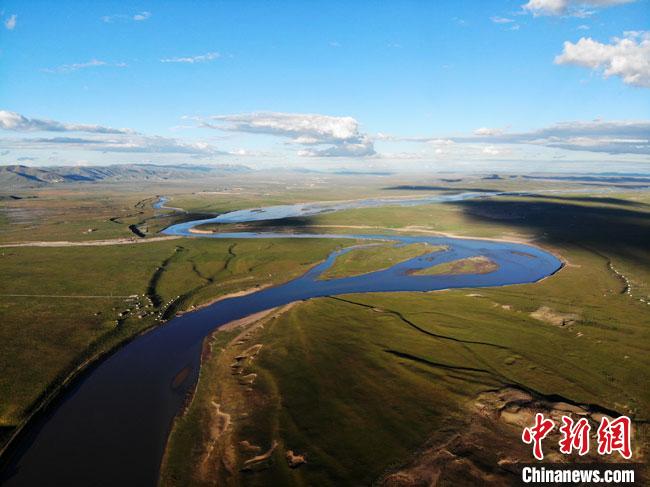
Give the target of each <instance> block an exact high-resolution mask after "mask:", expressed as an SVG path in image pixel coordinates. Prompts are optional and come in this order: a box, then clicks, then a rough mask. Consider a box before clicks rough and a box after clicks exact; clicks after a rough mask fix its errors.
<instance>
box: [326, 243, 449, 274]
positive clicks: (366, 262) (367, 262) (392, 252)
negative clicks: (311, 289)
mask: <svg viewBox="0 0 650 487" xmlns="http://www.w3.org/2000/svg"><path fill="white" fill-rule="evenodd" d="M443 248H444V247H442V246H433V245H429V244H426V243H417V244H410V245H395V244H378V245H371V246H368V247H364V248H358V249H353V250H350V251H349V252H346V253H344V254H342V255H340V256H339V257H337V258H336V260H335V261H334V264H333V265H332V266H331V267H330V268H329V269H327V270H326V271H325V272H323V273H322V274H321V275H320V279H338V278H341V277H352V276H359V275H362V274H367V273H369V272H375V271H379V270H382V269H388V268H389V267H392V266H394V265H395V264H399V263H400V262H404V261H406V260H409V259H413V258H415V257H419V256H421V255H424V254H428V253H431V252H436V251H440V250H443Z"/></svg>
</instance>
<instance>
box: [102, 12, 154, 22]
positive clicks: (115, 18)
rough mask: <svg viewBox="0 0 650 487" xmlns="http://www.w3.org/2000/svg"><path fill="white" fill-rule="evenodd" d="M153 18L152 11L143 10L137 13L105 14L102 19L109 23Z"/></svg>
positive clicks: (141, 20)
mask: <svg viewBox="0 0 650 487" xmlns="http://www.w3.org/2000/svg"><path fill="white" fill-rule="evenodd" d="M149 18H151V12H147V11H142V12H138V13H135V14H128V15H127V14H114V15H104V16H103V17H102V21H103V22H105V23H107V24H112V23H113V22H143V21H145V20H148V19H149Z"/></svg>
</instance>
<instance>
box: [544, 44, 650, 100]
mask: <svg viewBox="0 0 650 487" xmlns="http://www.w3.org/2000/svg"><path fill="white" fill-rule="evenodd" d="M555 63H556V64H574V65H577V66H583V67H586V68H590V69H593V70H596V71H600V72H602V73H603V76H605V77H606V78H607V77H610V76H618V77H620V78H621V79H622V80H623V82H624V83H626V84H629V85H633V86H641V87H645V88H650V32H625V33H624V34H623V37H615V38H613V39H612V41H611V43H610V44H603V43H601V42H598V41H595V40H593V39H592V38H591V37H583V38H581V39H580V40H579V41H578V42H576V43H575V44H574V43H572V42H565V43H564V49H563V51H562V54H560V55H559V56H556V58H555Z"/></svg>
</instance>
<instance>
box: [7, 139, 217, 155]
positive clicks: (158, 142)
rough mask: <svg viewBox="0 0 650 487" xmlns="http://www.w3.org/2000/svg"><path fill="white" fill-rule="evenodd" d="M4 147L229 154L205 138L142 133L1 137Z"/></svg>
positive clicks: (147, 152) (139, 152) (110, 151)
mask: <svg viewBox="0 0 650 487" xmlns="http://www.w3.org/2000/svg"><path fill="white" fill-rule="evenodd" d="M0 143H2V145H3V146H5V147H11V148H13V149H29V150H34V149H40V150H46V149H47V150H54V149H61V148H62V147H64V148H65V149H68V150H87V151H94V152H106V153H138V154H188V155H192V156H197V157H208V156H215V155H228V153H227V152H224V151H221V150H219V149H217V148H216V147H214V146H213V145H211V144H208V143H206V142H185V141H180V140H178V139H173V138H169V137H160V136H147V135H140V134H129V135H118V136H114V137H109V136H106V135H95V136H88V137H39V138H22V139H0Z"/></svg>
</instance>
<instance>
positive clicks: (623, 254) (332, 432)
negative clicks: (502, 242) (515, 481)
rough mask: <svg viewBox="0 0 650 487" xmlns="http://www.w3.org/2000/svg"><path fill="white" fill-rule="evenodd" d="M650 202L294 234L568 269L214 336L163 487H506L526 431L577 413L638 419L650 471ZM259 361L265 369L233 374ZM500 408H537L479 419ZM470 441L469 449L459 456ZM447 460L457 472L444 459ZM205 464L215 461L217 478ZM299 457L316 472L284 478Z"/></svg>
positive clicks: (330, 308) (408, 214)
mask: <svg viewBox="0 0 650 487" xmlns="http://www.w3.org/2000/svg"><path fill="white" fill-rule="evenodd" d="M621 196H623V195H621ZM647 202H648V196H647V195H646V194H644V193H632V194H631V195H625V196H623V197H620V198H619V197H611V198H600V197H585V196H574V197H557V198H546V197H543V196H540V197H525V198H524V197H518V198H499V199H495V200H484V201H480V202H475V201H468V202H462V203H454V204H445V205H427V206H422V207H414V208H382V209H367V210H351V211H349V212H341V213H332V214H326V215H319V216H317V217H313V218H310V219H308V221H303V222H301V226H302V228H304V229H310V228H318V225H328V226H329V225H350V224H351V223H353V222H354V221H363V222H364V224H365V225H366V226H367V227H372V230H370V228H369V231H376V227H382V228H384V227H389V228H393V229H394V230H395V231H399V230H401V229H403V228H404V226H403V222H408V223H409V226H410V227H411V229H412V227H413V226H417V227H418V229H420V230H423V231H439V232H450V233H463V234H466V235H473V234H477V235H481V236H485V237H491V238H508V237H511V238H512V237H513V236H517V237H519V238H523V237H528V238H536V239H537V240H538V242H539V244H540V245H542V246H543V247H544V248H546V249H548V250H550V251H552V252H554V253H555V254H557V255H559V256H561V257H562V258H563V260H564V261H565V266H564V268H563V269H562V270H561V271H560V272H559V273H558V274H556V275H555V276H553V277H551V278H548V279H545V280H543V281H541V282H539V283H536V284H532V285H519V286H507V287H503V288H492V289H481V290H478V291H477V290H454V291H446V292H434V293H385V294H364V295H353V296H342V297H338V298H321V299H315V300H310V301H308V302H304V303H298V304H296V305H295V306H293V307H291V308H290V309H288V310H286V311H284V312H283V313H281V314H279V315H278V316H277V318H275V319H272V318H267V319H266V320H267V321H266V322H263V323H262V326H256V325H255V324H252V325H248V326H251V328H250V329H249V330H248V331H247V330H246V329H245V328H242V329H240V330H239V332H238V333H235V332H233V331H229V332H220V333H216V334H215V335H214V338H213V339H212V340H213V345H212V346H211V349H212V354H211V355H210V357H209V358H208V359H207V360H206V362H205V365H204V367H203V369H202V373H201V379H200V382H199V385H198V387H197V391H196V394H195V396H194V399H193V402H192V404H191V407H190V408H189V410H188V411H187V413H186V414H185V415H184V416H183V417H181V418H180V419H179V420H178V422H177V424H176V426H175V429H174V432H173V434H172V436H171V438H170V443H169V446H168V452H167V456H166V462H165V468H164V470H163V473H162V481H163V485H209V484H212V483H215V482H216V483H228V484H231V485H240V484H243V485H268V484H269V483H272V484H281V485H342V484H345V485H367V484H369V483H371V482H373V481H377V482H379V483H382V479H384V480H386V478H385V476H386V475H389V474H393V475H411V476H412V475H415V476H416V477H417V475H421V473H422V468H424V467H423V465H429V467H430V468H429V467H427V468H428V470H430V471H434V472H439V473H440V475H442V478H445V479H447V480H448V481H449V482H450V483H454V482H458V481H460V480H462V479H465V481H466V482H470V483H471V482H474V483H475V482H480V481H486V479H491V480H494V478H495V477H489V476H490V475H492V476H494V475H497V477H498V476H499V475H504V476H505V477H503V478H504V479H508V478H509V477H507V475H508V472H507V469H506V470H504V472H496V473H495V472H494V465H495V464H496V463H497V462H498V461H500V460H502V461H506V460H507V461H511V460H513V459H514V460H517V459H518V461H529V460H530V451H528V449H523V448H521V442H520V440H519V436H520V435H521V427H522V423H521V421H522V420H521V417H518V416H517V415H518V414H519V415H520V416H521V414H523V412H526V413H530V414H532V411H535V410H539V408H548V410H551V411H556V410H555V409H554V408H556V407H569V408H575V407H578V405H585V406H584V409H585V410H586V411H589V412H590V413H589V414H591V413H593V414H596V413H595V412H598V411H607V412H616V413H617V414H628V415H630V416H631V417H633V418H634V421H635V432H636V433H635V438H634V445H635V448H636V451H635V455H636V457H635V458H643V457H647V455H648V437H647V434H648V431H647V426H646V422H647V420H648V417H649V415H650V394H649V392H648V389H647V384H646V381H645V379H644V377H645V376H646V375H647V373H648V372H649V371H650V359H649V358H648V357H650V354H649V353H648V352H649V351H650V350H649V349H650V332H649V331H648V328H647V323H648V322H649V320H650V306H648V304H647V303H648V302H650V299H649V296H648V291H649V288H648V277H649V275H648V270H649V269H650V266H649V265H648V264H649V263H650V260H649V259H650V255H649V254H648V248H647V246H646V245H645V244H644V243H643V242H644V241H645V239H646V237H647V235H649V234H650V211H649V209H650V208H649V205H648V203H647ZM400 214H401V215H400ZM399 222H402V226H400V224H399ZM603 229H606V231H603ZM341 230H344V229H343V228H341V229H337V232H338V231H341ZM354 232H355V233H356V232H358V229H355V230H354ZM612 236H615V238H612ZM462 268H463V269H465V265H463V266H462ZM463 269H461V270H463ZM474 270H476V269H473V271H474ZM447 271H453V269H452V268H450V269H447ZM263 321H264V320H263ZM258 325H259V323H258ZM228 333H230V335H228ZM235 337H237V338H236V339H235ZM255 345H258V347H256V348H251V347H254V346H255ZM260 345H261V347H259V346H260ZM258 349H259V350H258ZM251 350H257V354H256V356H255V358H254V360H249V359H244V362H242V363H241V364H242V366H241V367H239V368H235V369H233V368H232V365H233V363H234V362H233V359H234V358H235V357H237V356H245V357H247V356H248V355H249V353H250V351H251ZM235 363H237V364H239V363H240V362H238V361H236V362H235ZM233 374H235V375H233ZM494 391H506V392H507V391H510V392H508V393H512V394H529V395H531V397H533V398H534V400H531V401H532V403H534V406H530V405H526V406H524V407H521V406H517V408H515V409H513V411H517V410H519V409H521V412H520V413H514V412H510V410H508V411H505V410H504V411H498V412H496V411H497V410H496V409H494V410H490V413H489V414H487V415H486V414H485V411H484V410H482V409H481V408H479V407H478V406H477V404H483V402H484V401H485V397H486V396H489V395H490V394H497V393H496V392H494ZM512 391H514V392H512ZM558 401H559V402H558ZM488 402H489V401H488ZM497 402H498V401H497ZM215 404H218V405H219V406H218V408H216V407H215ZM526 404H528V403H526ZM562 404H568V405H569V406H561V405H562ZM495 407H496V406H495ZM510 407H511V406H510V405H509V406H508V408H510ZM542 410H544V409H542ZM506 413H507V414H506ZM224 415H225V416H224ZM225 417H228V427H227V428H226V429H225V430H221V429H219V427H216V429H215V425H219V424H221V425H222V426H223V424H224V423H223V421H224V419H223V418H225ZM513 417H514V418H515V419H513ZM530 417H532V416H530V415H529V416H526V418H527V419H530ZM590 417H591V416H590ZM596 417H597V415H595V416H594V418H596ZM219 418H221V420H220V419H219ZM472 418H474V420H472ZM495 418H496V419H495ZM220 421H221V422H220ZM468 421H469V422H470V423H468ZM528 422H529V421H528ZM477 424H478V425H480V427H479V426H476V425H477ZM459 431H469V433H467V435H466V436H463V434H461V435H460V438H461V439H460V440H458V437H457V436H455V435H456V434H457V433H458V432H459ZM442 444H447V445H448V449H449V452H450V454H451V455H452V456H453V457H454V458H456V459H458V460H459V461H461V462H462V463H461V465H464V467H463V468H460V469H459V470H453V468H452V467H449V465H453V464H454V462H449V458H448V457H447V459H446V460H445V461H442V460H441V458H443V457H441V455H442V453H441V451H440V449H439V447H440V445H442ZM274 445H275V447H274ZM435 445H438V447H436V446H435ZM494 445H499V448H494ZM210 448H213V450H211V451H215V452H220V453H219V454H218V455H217V456H215V459H214V460H213V462H212V463H211V462H210V461H209V459H210V458H211V457H210V456H209V455H208V454H207V453H206V452H207V451H208V450H210ZM288 450H291V455H289V454H288V453H287V452H288ZM416 452H419V453H416ZM296 455H298V456H303V457H304V459H305V460H306V463H304V464H300V465H299V466H295V467H294V468H291V466H290V462H289V460H288V457H290V458H292V459H294V460H295V458H299V457H296ZM550 458H555V459H556V460H557V459H561V457H559V456H557V455H556V456H555V457H553V456H551V457H550ZM443 459H444V458H443ZM220 460H222V461H220ZM514 460H513V461H514ZM425 470H426V469H425ZM464 476H469V478H470V480H467V478H466V477H464ZM498 478H501V477H498ZM420 480H422V479H420ZM511 480H512V479H511Z"/></svg>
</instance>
